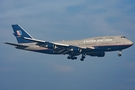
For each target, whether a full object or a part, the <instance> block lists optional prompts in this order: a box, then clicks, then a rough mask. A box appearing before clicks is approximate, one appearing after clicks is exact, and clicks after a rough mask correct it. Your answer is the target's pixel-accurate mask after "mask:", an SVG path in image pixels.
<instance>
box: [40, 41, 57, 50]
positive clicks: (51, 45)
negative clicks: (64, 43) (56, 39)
mask: <svg viewBox="0 0 135 90" xmlns="http://www.w3.org/2000/svg"><path fill="white" fill-rule="evenodd" d="M39 45H40V46H41V47H45V48H49V49H54V48H56V45H55V44H52V43H50V42H45V43H42V44H39Z"/></svg>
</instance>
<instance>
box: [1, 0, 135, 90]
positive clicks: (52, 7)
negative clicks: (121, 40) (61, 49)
mask: <svg viewBox="0 0 135 90" xmlns="http://www.w3.org/2000/svg"><path fill="white" fill-rule="evenodd" d="M11 24H19V25H21V26H22V27H23V28H24V29H25V30H26V31H27V32H29V33H30V34H31V35H32V36H33V37H35V38H37V39H42V40H46V41H60V40H74V39H82V38H89V37H96V36H107V35H125V36H126V37H127V38H128V39H130V40H132V41H133V42H135V0H20V1H18V0H0V42H1V44H0V90H135V47H134V46H132V47H130V48H128V49H126V50H123V52H122V57H118V56H117V54H118V52H109V53H106V56H105V57H103V58H97V57H90V56H87V57H86V59H85V61H84V62H81V61H80V60H79V59H78V60H75V61H72V60H67V58H66V57H67V56H62V55H60V56H55V55H46V54H40V53H34V52H29V51H22V50H17V49H15V48H14V47H11V46H8V45H4V44H3V42H5V41H9V42H14V43H17V42H16V39H15V37H14V36H13V34H12V33H13V31H12V28H11ZM79 58H80V57H79Z"/></svg>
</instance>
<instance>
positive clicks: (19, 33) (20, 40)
mask: <svg viewBox="0 0 135 90" xmlns="http://www.w3.org/2000/svg"><path fill="white" fill-rule="evenodd" d="M12 28H13V31H14V33H13V34H14V35H15V37H16V39H17V41H18V43H31V42H32V41H29V40H26V39H24V38H23V37H27V38H33V37H32V36H31V35H30V34H29V33H27V32H26V31H25V30H24V29H23V28H21V27H20V26H19V25H17V24H16V25H12Z"/></svg>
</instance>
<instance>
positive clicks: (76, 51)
mask: <svg viewBox="0 0 135 90" xmlns="http://www.w3.org/2000/svg"><path fill="white" fill-rule="evenodd" d="M69 50H70V51H71V52H73V53H81V52H82V49H81V48H79V47H74V46H72V47H71V48H70V49H69Z"/></svg>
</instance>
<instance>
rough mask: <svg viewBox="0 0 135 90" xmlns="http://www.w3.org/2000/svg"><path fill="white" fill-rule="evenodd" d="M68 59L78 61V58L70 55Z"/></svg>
mask: <svg viewBox="0 0 135 90" xmlns="http://www.w3.org/2000/svg"><path fill="white" fill-rule="evenodd" d="M67 59H71V60H75V59H77V57H75V56H72V55H69V56H68V57H67Z"/></svg>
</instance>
